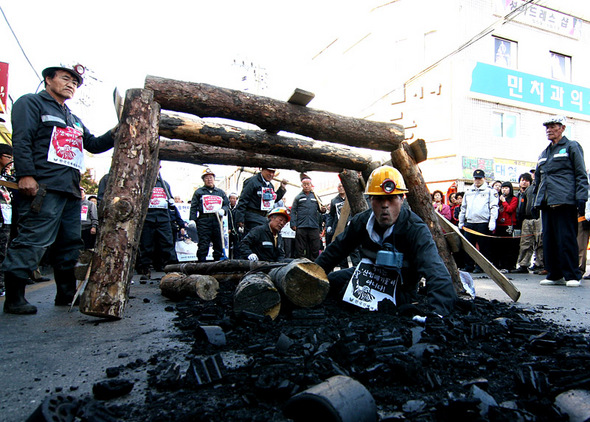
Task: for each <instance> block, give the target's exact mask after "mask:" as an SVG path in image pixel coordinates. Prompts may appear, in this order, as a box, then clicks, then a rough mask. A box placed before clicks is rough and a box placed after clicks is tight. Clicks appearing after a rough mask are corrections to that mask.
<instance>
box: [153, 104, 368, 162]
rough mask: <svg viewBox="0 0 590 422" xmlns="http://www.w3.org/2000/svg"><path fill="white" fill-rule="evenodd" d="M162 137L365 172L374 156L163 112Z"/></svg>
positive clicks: (325, 143)
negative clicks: (262, 152)
mask: <svg viewBox="0 0 590 422" xmlns="http://www.w3.org/2000/svg"><path fill="white" fill-rule="evenodd" d="M160 135H162V136H165V137H167V138H170V139H181V140H184V141H188V142H196V143H199V144H205V145H211V146H216V147H222V148H232V149H237V150H241V151H248V152H260V151H264V152H265V153H266V154H269V155H276V156H280V157H289V158H296V159H300V160H306V161H314V162H318V163H324V164H329V165H334V166H336V167H342V168H348V169H352V170H360V171H363V170H365V169H367V168H368V167H369V166H370V165H371V161H372V157H371V156H370V155H369V154H361V153H359V152H356V151H352V150H351V149H349V148H343V147H339V146H336V145H333V144H329V143H327V142H318V141H314V140H309V139H301V138H292V137H286V136H280V135H275V134H272V133H269V132H266V131H263V130H249V129H244V128H240V127H237V126H231V125H227V124H220V123H216V122H209V121H205V120H202V119H198V118H194V117H193V118H189V117H186V116H179V115H172V114H165V113H162V116H161V118H160Z"/></svg>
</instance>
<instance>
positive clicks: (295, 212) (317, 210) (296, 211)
mask: <svg viewBox="0 0 590 422" xmlns="http://www.w3.org/2000/svg"><path fill="white" fill-rule="evenodd" d="M301 188H302V191H301V192H300V193H299V194H297V196H296V197H295V199H293V205H292V206H291V228H292V229H293V230H295V256H296V257H297V258H303V257H305V258H308V259H310V260H311V261H313V260H315V259H316V258H317V257H318V255H319V253H320V247H321V245H320V243H321V240H320V222H321V220H320V215H321V214H323V213H325V212H326V207H324V206H323V205H322V204H320V202H319V201H318V199H317V196H316V195H315V194H314V193H313V185H312V182H311V179H310V178H309V176H307V175H306V174H302V175H301Z"/></svg>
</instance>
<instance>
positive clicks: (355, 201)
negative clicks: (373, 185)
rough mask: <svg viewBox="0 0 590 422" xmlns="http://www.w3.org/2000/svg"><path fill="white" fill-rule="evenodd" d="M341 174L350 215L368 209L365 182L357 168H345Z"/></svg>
mask: <svg viewBox="0 0 590 422" xmlns="http://www.w3.org/2000/svg"><path fill="white" fill-rule="evenodd" d="M338 176H340V182H342V186H343V187H344V191H345V192H346V200H347V201H348V204H349V206H350V215H352V216H354V215H357V214H359V213H361V212H363V211H365V210H367V209H369V204H367V200H366V199H365V186H364V185H365V182H364V180H363V179H362V178H360V177H359V175H358V172H357V171H355V170H344V171H342V172H341V173H340V174H339V175H338Z"/></svg>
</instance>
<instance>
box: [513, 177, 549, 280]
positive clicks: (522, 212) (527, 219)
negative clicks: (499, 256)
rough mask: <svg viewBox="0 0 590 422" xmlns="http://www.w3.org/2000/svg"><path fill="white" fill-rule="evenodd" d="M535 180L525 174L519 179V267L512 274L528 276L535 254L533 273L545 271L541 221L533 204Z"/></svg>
mask: <svg viewBox="0 0 590 422" xmlns="http://www.w3.org/2000/svg"><path fill="white" fill-rule="evenodd" d="M532 183H533V178H532V176H531V173H523V174H521V175H520V176H519V177H518V186H519V188H520V189H519V191H518V194H517V196H516V199H517V202H518V205H517V207H516V219H517V221H518V222H519V223H520V245H519V252H518V259H517V264H518V267H517V268H516V269H515V270H513V271H512V272H515V273H522V274H527V273H528V272H529V265H530V264H531V259H532V257H533V254H534V255H535V265H534V266H533V267H534V268H533V269H532V270H533V271H541V270H543V247H542V245H543V243H542V240H541V219H540V218H534V216H533V204H534V201H535V197H534V193H533V192H534V189H535V187H534V186H533V185H532Z"/></svg>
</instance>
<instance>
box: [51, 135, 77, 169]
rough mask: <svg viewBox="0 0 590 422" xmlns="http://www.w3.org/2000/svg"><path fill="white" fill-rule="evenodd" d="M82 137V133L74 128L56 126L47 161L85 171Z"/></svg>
mask: <svg viewBox="0 0 590 422" xmlns="http://www.w3.org/2000/svg"><path fill="white" fill-rule="evenodd" d="M82 135H83V133H82V131H80V130H79V129H76V128H73V127H57V126H54V127H53V131H52V132H51V142H49V150H48V151H47V161H49V162H51V163H55V164H60V165H62V166H67V167H72V168H75V169H77V170H79V171H81V172H83V171H85V168H84V151H83V146H84V144H83V139H82Z"/></svg>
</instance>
